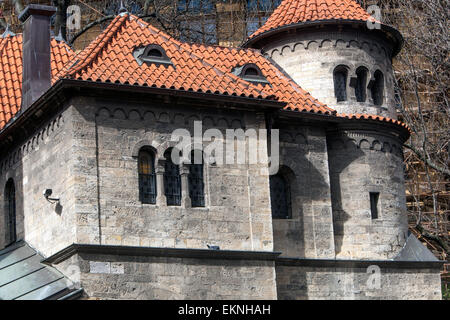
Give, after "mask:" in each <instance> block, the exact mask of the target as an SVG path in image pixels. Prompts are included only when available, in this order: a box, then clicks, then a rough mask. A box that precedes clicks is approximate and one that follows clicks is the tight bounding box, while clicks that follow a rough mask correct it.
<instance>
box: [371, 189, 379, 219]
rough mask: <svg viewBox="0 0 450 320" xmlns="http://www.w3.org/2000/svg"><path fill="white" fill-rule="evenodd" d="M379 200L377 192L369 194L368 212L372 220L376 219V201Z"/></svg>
mask: <svg viewBox="0 0 450 320" xmlns="http://www.w3.org/2000/svg"><path fill="white" fill-rule="evenodd" d="M379 198H380V193H379V192H371V193H370V211H371V214H372V220H375V219H378V200H379Z"/></svg>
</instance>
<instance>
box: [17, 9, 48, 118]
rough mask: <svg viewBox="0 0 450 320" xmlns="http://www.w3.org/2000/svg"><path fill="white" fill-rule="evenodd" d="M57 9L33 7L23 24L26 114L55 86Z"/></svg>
mask: <svg viewBox="0 0 450 320" xmlns="http://www.w3.org/2000/svg"><path fill="white" fill-rule="evenodd" d="M55 12H56V9H55V8H54V7H51V6H44V5H37V4H30V5H29V6H27V7H26V8H25V10H23V11H22V13H21V14H20V16H19V20H20V21H21V22H22V23H23V24H24V26H23V58H22V59H23V60H22V61H23V72H22V111H24V110H25V109H27V108H28V107H29V106H31V105H32V104H33V102H35V101H36V100H37V99H38V98H39V97H40V96H41V95H42V94H43V93H44V92H46V91H47V90H48V89H49V88H50V86H51V66H50V18H51V17H52V16H53V15H54V14H55Z"/></svg>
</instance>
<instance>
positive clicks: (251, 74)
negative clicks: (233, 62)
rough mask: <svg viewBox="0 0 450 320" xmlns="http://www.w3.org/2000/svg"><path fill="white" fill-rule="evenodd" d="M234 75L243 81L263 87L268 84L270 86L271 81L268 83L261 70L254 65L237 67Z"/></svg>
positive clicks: (233, 71)
mask: <svg viewBox="0 0 450 320" xmlns="http://www.w3.org/2000/svg"><path fill="white" fill-rule="evenodd" d="M232 73H233V74H235V75H237V76H238V77H240V78H242V79H243V80H245V81H248V82H251V83H254V84H262V85H263V86H264V85H266V84H269V85H270V83H269V81H267V79H266V77H265V76H264V75H263V74H262V72H261V69H259V67H258V66H257V65H256V64H254V63H249V64H246V65H243V66H240V67H236V68H234V69H233V70H232Z"/></svg>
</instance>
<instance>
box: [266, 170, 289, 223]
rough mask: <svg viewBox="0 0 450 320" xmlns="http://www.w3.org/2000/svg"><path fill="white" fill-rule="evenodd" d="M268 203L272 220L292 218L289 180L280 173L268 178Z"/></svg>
mask: <svg viewBox="0 0 450 320" xmlns="http://www.w3.org/2000/svg"><path fill="white" fill-rule="evenodd" d="M270 203H271V207H272V218H273V219H290V218H291V217H292V212H291V211H292V209H291V188H290V185H289V180H288V179H287V178H286V176H285V175H283V174H282V173H280V172H279V173H277V174H276V175H273V176H270Z"/></svg>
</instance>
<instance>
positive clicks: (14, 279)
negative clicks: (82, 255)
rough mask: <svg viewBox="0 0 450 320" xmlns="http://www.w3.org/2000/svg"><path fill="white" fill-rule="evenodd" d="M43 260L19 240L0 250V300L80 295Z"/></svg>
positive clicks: (71, 284)
mask: <svg viewBox="0 0 450 320" xmlns="http://www.w3.org/2000/svg"><path fill="white" fill-rule="evenodd" d="M43 259H44V258H43V257H42V256H41V255H40V254H39V253H37V252H36V251H35V250H34V249H32V248H31V247H30V246H29V245H28V244H27V243H25V242H23V241H21V242H18V243H15V244H13V245H11V246H9V247H7V248H6V249H3V250H1V251H0V300H45V299H59V298H64V297H66V296H67V295H70V294H71V293H73V292H80V293H81V291H80V290H76V289H75V287H74V285H73V283H72V282H71V281H70V280H69V279H67V278H66V277H64V275H63V274H62V273H60V272H59V271H57V270H56V269H54V268H52V267H50V266H46V265H44V264H42V263H41V261H42V260H43ZM72 297H73V295H72Z"/></svg>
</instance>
